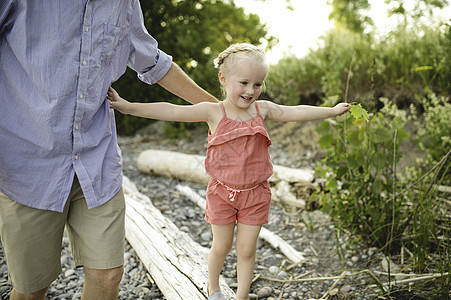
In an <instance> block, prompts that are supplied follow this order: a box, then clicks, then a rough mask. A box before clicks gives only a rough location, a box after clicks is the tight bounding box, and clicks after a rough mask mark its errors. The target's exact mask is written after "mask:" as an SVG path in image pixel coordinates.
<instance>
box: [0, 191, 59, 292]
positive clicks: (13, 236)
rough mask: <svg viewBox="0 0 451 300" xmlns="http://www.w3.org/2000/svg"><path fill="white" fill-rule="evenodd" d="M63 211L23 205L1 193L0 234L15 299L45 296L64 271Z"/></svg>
mask: <svg viewBox="0 0 451 300" xmlns="http://www.w3.org/2000/svg"><path fill="white" fill-rule="evenodd" d="M65 223H66V218H65V215H64V214H63V213H58V212H53V211H46V210H39V209H35V208H31V207H27V206H24V205H22V204H19V203H17V202H15V201H13V200H11V199H9V198H8V197H7V196H6V195H4V194H2V193H0V236H1V239H2V246H3V249H4V253H5V259H6V263H7V266H8V277H9V281H10V283H11V284H12V286H13V290H12V292H11V295H10V297H11V299H45V294H46V291H47V289H48V287H49V286H50V284H51V283H52V282H53V281H54V280H55V279H56V278H57V277H58V275H59V274H60V272H61V243H62V238H63V232H64V224H65Z"/></svg>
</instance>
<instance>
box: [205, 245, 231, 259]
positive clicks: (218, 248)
mask: <svg viewBox="0 0 451 300" xmlns="http://www.w3.org/2000/svg"><path fill="white" fill-rule="evenodd" d="M230 250H232V242H230V243H225V242H222V243H216V244H215V243H213V244H212V245H211V249H210V252H212V253H213V254H215V255H217V256H227V254H229V252H230Z"/></svg>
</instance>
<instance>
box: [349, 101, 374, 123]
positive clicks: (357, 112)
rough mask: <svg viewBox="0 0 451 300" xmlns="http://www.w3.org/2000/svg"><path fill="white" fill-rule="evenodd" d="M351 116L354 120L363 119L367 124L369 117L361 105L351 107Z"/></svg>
mask: <svg viewBox="0 0 451 300" xmlns="http://www.w3.org/2000/svg"><path fill="white" fill-rule="evenodd" d="M350 112H351V115H352V116H353V117H354V118H356V119H364V120H365V121H366V122H367V123H368V121H369V120H370V116H369V115H368V112H367V111H366V109H364V108H363V107H362V105H361V104H360V103H359V104H357V105H353V106H352V107H351V110H350Z"/></svg>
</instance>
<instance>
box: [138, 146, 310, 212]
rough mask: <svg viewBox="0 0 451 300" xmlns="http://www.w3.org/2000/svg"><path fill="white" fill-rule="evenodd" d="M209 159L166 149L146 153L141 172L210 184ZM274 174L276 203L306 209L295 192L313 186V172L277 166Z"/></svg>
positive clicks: (273, 182) (271, 179) (140, 163)
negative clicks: (292, 185)
mask: <svg viewBox="0 0 451 300" xmlns="http://www.w3.org/2000/svg"><path fill="white" fill-rule="evenodd" d="M204 161H205V157H204V156H201V155H194V154H184V153H179V152H172V151H163V150H146V151H143V152H141V154H140V155H139V157H138V170H139V171H140V172H142V173H146V174H151V175H159V176H165V177H169V178H178V179H180V180H183V181H187V182H194V183H199V184H203V185H207V184H208V180H209V179H210V177H209V176H208V174H207V173H206V172H205V167H204ZM273 169H274V174H273V175H272V176H271V177H270V178H269V181H270V182H271V191H272V194H273V200H276V201H281V202H283V203H284V204H287V205H290V206H294V207H300V208H305V201H304V200H302V199H298V197H297V196H296V195H294V194H293V193H292V192H291V184H292V183H295V184H296V187H297V188H298V189H300V190H302V189H304V190H305V189H307V190H308V189H309V188H311V187H312V186H313V184H312V181H313V179H314V176H313V170H308V169H292V168H287V167H283V166H279V165H274V166H273Z"/></svg>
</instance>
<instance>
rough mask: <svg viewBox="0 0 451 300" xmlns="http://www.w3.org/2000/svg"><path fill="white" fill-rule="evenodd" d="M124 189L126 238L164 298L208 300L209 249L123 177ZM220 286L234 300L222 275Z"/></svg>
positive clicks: (227, 296) (225, 294) (172, 299)
mask: <svg viewBox="0 0 451 300" xmlns="http://www.w3.org/2000/svg"><path fill="white" fill-rule="evenodd" d="M123 189H124V194H125V200H126V205H127V209H126V219H125V229H126V238H127V240H128V241H129V243H130V245H131V246H132V247H133V249H134V250H135V251H136V253H137V255H138V256H139V258H140V259H141V261H142V263H143V264H144V266H145V267H146V268H147V270H148V271H149V273H150V274H151V276H152V278H153V279H154V280H155V282H156V284H157V285H158V287H159V289H160V291H161V292H162V293H163V295H164V296H165V297H166V299H171V300H178V299H180V300H186V299H192V300H196V299H202V300H205V299H207V298H208V297H207V280H208V272H207V270H208V261H207V256H208V249H206V248H204V247H202V246H200V245H199V244H197V243H196V242H195V241H193V240H192V239H191V238H190V237H189V235H188V234H187V233H184V232H182V231H180V230H179V229H178V228H177V226H176V225H175V224H174V223H172V222H171V221H170V220H169V219H167V218H166V217H164V216H163V215H162V214H161V212H160V211H159V210H158V209H157V208H155V207H154V206H153V204H152V202H151V201H150V199H149V198H148V197H147V196H145V195H143V194H141V193H140V192H139V191H138V190H137V188H136V186H135V185H134V184H133V183H132V182H131V181H130V180H129V179H128V178H127V177H125V176H124V180H123ZM220 286H221V291H222V293H223V294H224V296H225V297H226V299H235V293H234V292H233V290H232V289H231V288H230V287H229V286H228V285H227V283H226V282H225V280H224V278H222V276H221V278H220Z"/></svg>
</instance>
